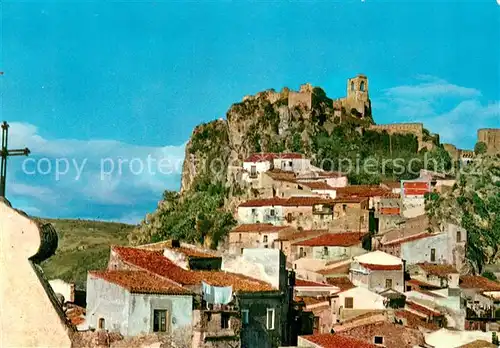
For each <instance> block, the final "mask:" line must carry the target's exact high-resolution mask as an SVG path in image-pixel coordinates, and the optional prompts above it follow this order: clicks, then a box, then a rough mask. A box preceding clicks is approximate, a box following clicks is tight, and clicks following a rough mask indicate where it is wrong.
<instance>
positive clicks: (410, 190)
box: [403, 181, 431, 196]
mask: <svg viewBox="0 0 500 348" xmlns="http://www.w3.org/2000/svg"><path fill="white" fill-rule="evenodd" d="M430 190H431V188H430V184H429V183H428V182H427V181H404V182H403V193H404V194H405V195H407V196H423V195H425V194H426V193H427V192H430Z"/></svg>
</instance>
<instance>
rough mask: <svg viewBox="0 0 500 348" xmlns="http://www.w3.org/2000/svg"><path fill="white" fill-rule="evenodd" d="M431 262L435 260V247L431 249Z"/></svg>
mask: <svg viewBox="0 0 500 348" xmlns="http://www.w3.org/2000/svg"><path fill="white" fill-rule="evenodd" d="M431 262H436V249H431Z"/></svg>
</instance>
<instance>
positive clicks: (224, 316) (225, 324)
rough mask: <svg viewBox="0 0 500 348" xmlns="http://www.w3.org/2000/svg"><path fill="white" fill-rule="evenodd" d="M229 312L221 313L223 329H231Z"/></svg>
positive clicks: (221, 326)
mask: <svg viewBox="0 0 500 348" xmlns="http://www.w3.org/2000/svg"><path fill="white" fill-rule="evenodd" d="M229 318H230V316H229V314H227V313H222V314H221V315H220V328H221V329H229Z"/></svg>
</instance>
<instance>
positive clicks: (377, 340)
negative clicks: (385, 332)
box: [373, 336, 384, 344]
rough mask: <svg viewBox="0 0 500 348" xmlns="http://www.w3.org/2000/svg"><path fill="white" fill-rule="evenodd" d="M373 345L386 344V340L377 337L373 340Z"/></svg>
mask: <svg viewBox="0 0 500 348" xmlns="http://www.w3.org/2000/svg"><path fill="white" fill-rule="evenodd" d="M373 343H375V344H384V338H383V337H382V336H375V337H374V338H373Z"/></svg>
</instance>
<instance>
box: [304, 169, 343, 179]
mask: <svg viewBox="0 0 500 348" xmlns="http://www.w3.org/2000/svg"><path fill="white" fill-rule="evenodd" d="M343 176H346V175H345V174H344V173H342V172H330V171H324V170H323V171H311V172H307V173H304V174H301V175H299V177H300V178H301V179H304V180H310V179H328V178H341V177H343Z"/></svg>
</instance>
